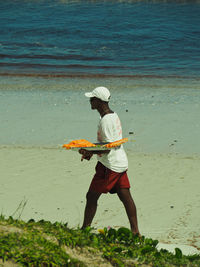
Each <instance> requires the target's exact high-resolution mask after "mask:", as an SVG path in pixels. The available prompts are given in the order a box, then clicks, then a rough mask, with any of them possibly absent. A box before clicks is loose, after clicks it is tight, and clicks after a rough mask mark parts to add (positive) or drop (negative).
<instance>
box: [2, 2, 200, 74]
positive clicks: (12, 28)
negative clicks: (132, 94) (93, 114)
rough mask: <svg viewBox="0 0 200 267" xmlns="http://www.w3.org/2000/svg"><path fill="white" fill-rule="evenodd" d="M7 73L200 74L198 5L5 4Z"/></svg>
mask: <svg viewBox="0 0 200 267" xmlns="http://www.w3.org/2000/svg"><path fill="white" fill-rule="evenodd" d="M0 26H1V27H0V75H30V76H37V75H38V76H48V77H51V76H56V77H59V76H61V77H65V76H72V77H73V76H85V77H93V76H94V77H104V76H118V77H121V76H125V77H131V76H132V77H135V76H136V77H141V76H142V77H143V76H147V77H183V78H184V77H186V78H190V77H193V78H199V74H200V2H199V1H67V0H66V1H64V0H63V1H53V0H52V1H51V0H47V1H45V0H44V1H33V0H32V1H31V0H29V1H22V0H18V1H17V0H16V1H14V0H12V1H10V0H6V1H0Z"/></svg>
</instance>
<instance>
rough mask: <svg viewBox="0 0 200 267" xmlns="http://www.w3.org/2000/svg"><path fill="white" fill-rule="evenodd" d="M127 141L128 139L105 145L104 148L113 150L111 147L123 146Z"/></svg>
mask: <svg viewBox="0 0 200 267" xmlns="http://www.w3.org/2000/svg"><path fill="white" fill-rule="evenodd" d="M127 141H128V138H123V139H120V140H117V141H114V142H111V143H108V144H106V145H104V147H107V148H111V147H116V146H120V145H121V144H123V143H125V142H127Z"/></svg>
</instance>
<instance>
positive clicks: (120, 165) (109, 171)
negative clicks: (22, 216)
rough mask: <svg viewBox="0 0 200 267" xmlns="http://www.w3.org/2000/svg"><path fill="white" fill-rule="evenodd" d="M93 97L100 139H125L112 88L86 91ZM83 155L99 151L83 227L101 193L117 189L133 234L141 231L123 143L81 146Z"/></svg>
mask: <svg viewBox="0 0 200 267" xmlns="http://www.w3.org/2000/svg"><path fill="white" fill-rule="evenodd" d="M85 96H86V97H89V98H90V104H91V108H92V109H96V110H97V111H98V112H99V114H100V116H101V118H100V122H99V125H98V132H97V139H98V142H100V143H102V142H113V141H117V140H120V139H122V128H121V123H120V120H119V117H118V115H117V114H116V113H115V112H113V111H112V110H111V109H110V107H109V104H108V102H109V99H110V92H109V90H108V89H107V88H106V87H97V88H95V89H94V90H93V91H92V92H89V93H85ZM79 153H80V154H82V158H81V160H83V159H87V160H90V159H91V157H92V156H93V154H97V159H98V162H97V165H96V173H95V175H94V178H93V180H92V182H91V184H90V188H89V191H88V192H87V195H86V199H87V203H86V207H85V214H84V221H83V226H82V228H85V227H87V226H90V225H91V223H92V220H93V218H94V216H95V213H96V209H97V201H98V199H99V197H100V195H101V194H102V193H108V192H109V193H111V194H113V193H117V195H118V197H119V199H120V200H121V201H122V202H123V204H124V207H125V209H126V213H127V216H128V219H129V222H130V227H131V230H132V232H133V234H140V233H139V229H138V223H137V211H136V206H135V203H134V201H133V199H132V196H131V193H130V190H129V188H130V184H129V180H128V176H127V172H126V171H127V168H128V160H127V156H126V153H125V151H124V148H123V145H121V146H120V147H116V148H114V149H111V150H103V151H87V150H85V149H80V150H79Z"/></svg>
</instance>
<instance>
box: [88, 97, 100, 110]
mask: <svg viewBox="0 0 200 267" xmlns="http://www.w3.org/2000/svg"><path fill="white" fill-rule="evenodd" d="M90 104H91V109H97V107H98V105H99V99H98V98H96V97H91V98H90Z"/></svg>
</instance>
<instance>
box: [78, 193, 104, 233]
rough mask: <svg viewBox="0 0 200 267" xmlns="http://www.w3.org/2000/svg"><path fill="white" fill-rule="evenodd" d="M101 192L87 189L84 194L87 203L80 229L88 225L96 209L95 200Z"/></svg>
mask: <svg viewBox="0 0 200 267" xmlns="http://www.w3.org/2000/svg"><path fill="white" fill-rule="evenodd" d="M100 195H101V193H97V192H93V191H89V192H88V193H87V195H86V199H87V203H86V207H85V213H84V221H83V226H82V229H83V228H85V227H87V226H90V225H91V223H92V220H93V218H94V216H95V213H96V210H97V201H98V199H99V197H100Z"/></svg>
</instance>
